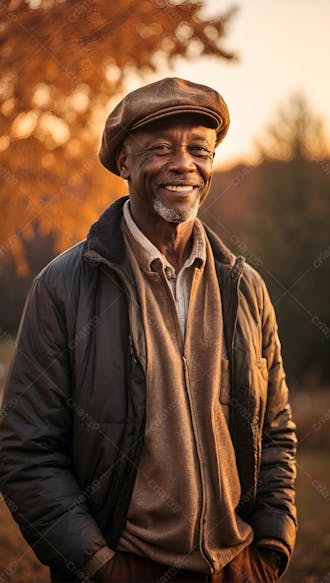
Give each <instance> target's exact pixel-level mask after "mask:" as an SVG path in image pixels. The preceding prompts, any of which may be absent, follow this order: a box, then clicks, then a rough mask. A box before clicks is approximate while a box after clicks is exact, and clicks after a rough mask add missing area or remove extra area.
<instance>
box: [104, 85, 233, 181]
mask: <svg viewBox="0 0 330 583" xmlns="http://www.w3.org/2000/svg"><path fill="white" fill-rule="evenodd" d="M180 114H195V115H196V116H198V118H204V119H205V124H206V125H207V126H208V127H213V128H214V129H215V131H216V134H217V145H218V144H219V143H220V142H221V140H222V139H223V138H224V137H225V135H226V133H227V130H228V127H229V113H228V108H227V105H226V103H225V101H224V100H223V99H222V97H221V95H219V93H218V92H217V91H215V90H214V89H211V88H210V87H207V86H206V85H198V84H197V83H193V82H192V81H186V80H184V79H179V78H177V77H168V78H166V79H161V80H160V81H156V82H155V83H150V84H149V85H145V86H144V87H140V88H139V89H136V90H135V91H132V92H131V93H128V95H126V97H124V99H123V100H122V101H120V102H119V103H118V105H116V107H115V109H114V110H113V111H112V112H111V113H110V115H109V116H108V118H107V120H106V122H105V127H104V131H103V136H102V144H101V148H100V152H99V159H100V161H101V162H102V164H103V165H104V166H105V167H106V168H107V169H108V170H110V172H113V173H114V174H119V171H118V167H117V162H116V153H117V150H118V148H119V146H120V145H121V144H122V143H123V141H124V139H125V137H126V136H127V135H129V134H130V133H131V132H133V131H134V130H137V129H138V128H141V127H144V126H146V125H149V124H152V122H154V121H156V120H159V119H163V118H166V117H172V116H177V115H180Z"/></svg>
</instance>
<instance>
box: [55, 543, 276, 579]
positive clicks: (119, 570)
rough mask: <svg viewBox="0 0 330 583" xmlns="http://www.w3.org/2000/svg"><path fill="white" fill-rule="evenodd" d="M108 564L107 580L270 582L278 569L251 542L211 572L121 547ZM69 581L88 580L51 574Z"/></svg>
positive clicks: (274, 577)
mask: <svg viewBox="0 0 330 583" xmlns="http://www.w3.org/2000/svg"><path fill="white" fill-rule="evenodd" d="M110 565H111V569H110V576H109V578H108V582H109V583H206V582H207V581H209V582H212V583H273V582H275V581H277V580H278V571H279V569H278V568H275V567H274V566H272V565H271V564H270V563H269V562H268V561H265V560H264V559H263V557H262V553H261V552H260V551H259V550H258V548H257V547H256V546H255V545H254V544H253V543H252V545H250V546H249V547H246V548H245V549H243V551H241V552H240V553H239V554H238V555H237V556H236V557H235V558H234V559H233V560H232V561H231V562H230V563H228V565H226V566H225V567H224V568H223V569H222V570H221V571H220V572H218V573H215V574H213V575H207V574H204V573H198V572H196V571H189V570H187V569H178V568H176V567H174V566H167V565H163V564H161V563H157V562H155V561H151V560H150V559H147V558H146V557H140V556H138V555H135V554H133V553H125V552H123V551H117V552H116V555H115V556H114V557H113V559H111V561H110ZM69 581H72V582H73V581H81V582H82V583H87V579H83V578H82V577H81V575H80V577H78V576H77V577H72V579H66V580H64V579H62V578H61V579H60V578H53V577H52V583H68V582H69Z"/></svg>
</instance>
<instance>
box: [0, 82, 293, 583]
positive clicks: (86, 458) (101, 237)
mask: <svg viewBox="0 0 330 583" xmlns="http://www.w3.org/2000/svg"><path fill="white" fill-rule="evenodd" d="M228 125H229V115H228V109H227V106H226V104H225V102H224V100H223V99H222V97H221V96H220V95H219V94H218V93H217V92H216V91H214V90H213V89H211V88H209V87H205V86H203V85H198V84H196V83H192V82H190V81H185V80H182V79H177V78H168V79H163V80H160V81H157V82H156V83H153V84H150V85H146V86H144V87H141V88H140V89H137V90H136V91H133V92H132V93H129V94H128V95H127V96H126V97H125V98H124V99H123V100H122V101H121V102H120V103H119V104H118V105H117V106H116V108H115V109H114V110H113V111H112V112H111V113H110V115H109V117H108V119H107V121H106V125H105V129H104V133H103V138H102V146H101V151H100V160H101V162H102V163H103V164H104V166H105V167H106V168H107V169H108V170H110V171H111V172H113V173H115V174H117V175H120V176H122V178H123V179H125V180H126V181H127V183H128V190H129V195H128V196H127V197H123V198H122V199H119V200H118V201H116V202H115V203H114V204H112V205H111V206H110V207H109V208H108V209H106V211H105V212H104V213H103V215H102V216H101V217H100V218H99V220H98V221H97V222H96V223H95V224H94V225H93V226H92V227H91V230H90V232H89V235H88V237H87V240H86V241H84V242H82V243H80V244H78V245H76V246H75V247H74V248H72V249H69V250H68V251H67V252H66V253H64V254H62V255H61V256H59V257H58V258H56V259H55V260H54V261H53V262H52V263H51V264H50V265H48V266H47V267H46V268H45V269H44V270H43V271H42V272H41V274H40V275H39V276H38V277H37V278H36V280H35V282H34V285H33V288H32V290H31V293H30V296H29V299H28V302H27V305H26V308H25V313H24V316H23V320H22V324H21V328H20V333H19V338H18V343H17V348H16V352H15V356H14V360H13V364H12V369H11V372H10V375H9V380H8V384H7V388H6V392H5V397H4V402H3V411H2V424H1V438H2V451H1V475H2V478H1V486H2V490H3V492H4V494H5V497H6V498H5V499H6V500H9V501H10V507H11V510H12V511H13V514H14V517H15V519H16V520H17V522H18V523H19V525H20V527H21V529H22V532H23V534H24V536H25V537H26V539H27V541H28V542H29V544H30V545H31V546H32V547H33V549H34V551H35V552H36V554H37V555H38V556H39V558H40V559H41V561H43V562H44V563H45V564H47V565H49V567H50V569H51V579H52V581H54V582H55V581H57V582H60V581H88V580H94V581H109V582H121V583H124V582H131V583H133V582H134V583H135V582H141V583H142V582H156V581H158V582H159V583H165V582H166V583H168V582H172V581H173V582H175V581H177V582H180V581H186V582H193V581H196V582H201V581H214V582H219V583H220V582H226V583H241V582H242V583H243V582H244V583H256V582H262V581H266V582H267V581H276V580H277V579H278V578H279V577H280V575H281V574H282V573H283V572H284V570H285V568H286V566H287V564H288V561H289V558H290V556H291V553H292V550H293V547H294V541H295V532H296V518H295V505H294V479H295V464H294V460H295V448H296V438H295V433H294V430H295V426H294V424H293V422H292V420H291V414H290V407H289V405H288V391H287V386H286V383H285V374H284V370H283V365H282V359H281V353H280V343H279V340H278V335H277V326H276V320H275V315H274V310H273V308H272V305H271V303H270V300H269V297H268V294H267V291H266V288H265V285H264V283H263V281H262V279H261V278H260V276H259V275H258V274H257V273H256V272H255V271H254V270H253V269H252V268H251V267H250V266H249V265H248V264H247V263H246V262H245V261H244V259H243V258H242V257H236V256H235V255H234V254H233V253H232V252H231V251H230V250H229V249H227V247H226V246H225V245H224V244H223V242H222V241H221V240H220V239H219V238H218V237H217V236H216V235H215V234H214V233H213V232H212V231H211V230H210V229H208V228H207V226H206V225H204V224H203V223H202V222H201V221H200V220H199V219H198V218H197V212H198V209H199V206H200V204H201V203H202V202H203V200H204V199H205V197H206V196H207V193H208V191H209V187H210V182H211V177H212V165H213V158H214V150H215V148H216V147H217V146H218V144H219V143H220V142H221V140H222V139H223V138H224V136H225V134H226V132H227V129H228Z"/></svg>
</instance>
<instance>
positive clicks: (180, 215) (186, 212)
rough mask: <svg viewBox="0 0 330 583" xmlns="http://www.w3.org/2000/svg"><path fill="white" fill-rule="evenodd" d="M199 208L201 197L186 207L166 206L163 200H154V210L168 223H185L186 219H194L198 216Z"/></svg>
mask: <svg viewBox="0 0 330 583" xmlns="http://www.w3.org/2000/svg"><path fill="white" fill-rule="evenodd" d="M198 209H199V198H198V199H197V200H196V201H195V203H194V204H193V205H192V206H191V207H189V208H186V209H184V208H183V209H182V208H178V207H174V208H169V207H167V206H165V205H164V204H163V203H162V201H161V200H159V199H156V200H155V201H154V211H155V213H156V214H157V215H158V216H159V217H161V218H162V219H163V220H164V221H166V222H167V223H176V224H179V223H185V222H186V221H192V220H194V219H195V218H196V216H197V213H198Z"/></svg>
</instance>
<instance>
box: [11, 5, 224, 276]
mask: <svg viewBox="0 0 330 583" xmlns="http://www.w3.org/2000/svg"><path fill="white" fill-rule="evenodd" d="M204 5H205V2H204V1H199V2H196V1H193V0H191V1H188V0H187V1H180V0H143V1H141V2H136V1H135V0H121V1H120V2H109V1H108V0H29V1H27V0H12V1H7V2H6V1H4V2H2V3H1V7H0V58H1V67H2V76H1V80H0V152H1V163H0V179H1V183H2V185H1V190H0V197H1V209H2V214H1V216H2V221H1V235H0V258H1V264H3V263H4V262H5V260H6V259H11V260H12V259H14V261H15V264H16V268H17V271H18V272H19V273H20V274H24V273H26V272H27V270H28V265H27V262H26V258H25V254H24V241H26V240H28V239H31V238H33V237H34V235H35V233H36V230H37V231H38V232H39V233H41V234H47V233H52V234H53V235H54V237H55V242H56V250H57V251H58V250H62V249H64V248H66V247H68V246H70V245H71V244H72V243H74V242H75V241H77V240H79V239H81V238H83V237H84V236H85V235H86V231H87V229H88V226H89V225H90V223H91V222H92V221H93V220H94V218H95V217H96V216H97V215H98V213H99V212H100V210H101V209H102V208H104V207H105V206H107V204H109V202H111V200H113V199H114V198H116V197H117V196H118V195H120V194H121V193H123V192H124V188H125V186H124V184H123V182H122V181H121V180H120V179H117V178H116V177H114V176H112V175H111V174H109V173H107V172H106V171H105V170H104V169H103V168H102V167H101V165H100V164H99V162H98V160H97V150H98V142H99V139H100V133H101V131H102V124H103V122H104V119H105V117H106V115H107V112H108V111H109V109H110V108H111V107H112V105H113V103H114V102H115V101H117V100H119V98H120V96H121V94H122V93H123V92H124V91H125V90H126V88H127V86H128V82H129V81H130V79H131V77H132V75H136V74H138V75H140V76H141V78H142V79H141V80H142V82H148V78H147V76H148V73H149V74H150V73H152V72H159V74H160V76H162V67H163V66H164V64H166V65H168V63H171V62H172V61H173V59H175V57H178V56H180V57H184V58H194V57H195V58H196V57H200V56H203V55H208V56H214V57H217V58H223V59H233V58H234V55H233V54H232V53H231V52H228V51H226V50H225V49H224V47H223V38H224V36H225V33H226V32H227V28H228V23H229V21H230V19H231V17H232V15H233V13H234V9H232V10H230V11H227V12H226V13H225V14H222V15H220V16H218V17H216V18H213V19H207V18H206V17H204V16H203V15H202V13H201V10H202V8H203V7H204Z"/></svg>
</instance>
